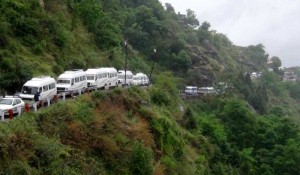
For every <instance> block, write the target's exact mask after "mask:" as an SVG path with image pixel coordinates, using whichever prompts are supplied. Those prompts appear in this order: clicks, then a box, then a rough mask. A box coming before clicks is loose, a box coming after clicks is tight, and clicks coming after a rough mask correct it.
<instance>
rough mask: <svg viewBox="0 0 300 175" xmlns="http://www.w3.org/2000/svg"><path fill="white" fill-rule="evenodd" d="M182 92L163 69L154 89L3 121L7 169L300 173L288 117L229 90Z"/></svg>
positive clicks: (95, 96) (295, 132) (297, 142)
mask: <svg viewBox="0 0 300 175" xmlns="http://www.w3.org/2000/svg"><path fill="white" fill-rule="evenodd" d="M176 92H177V89H176V83H175V81H174V80H173V79H172V78H170V75H160V76H159V77H158V81H157V84H156V85H155V86H152V87H151V88H149V89H141V88H136V87H133V88H129V89H114V90H113V91H111V92H101V91H97V92H93V93H91V94H85V95H83V96H80V97H78V98H76V99H73V100H69V101H67V102H59V103H57V104H55V105H52V107H50V108H46V109H42V110H40V111H38V112H36V113H28V114H27V115H23V116H22V117H20V118H17V119H15V120H13V121H11V122H5V123H2V124H1V125H0V130H1V134H0V143H1V148H0V149H1V157H0V162H1V163H0V167H1V168H0V172H1V174H145V175H147V174H148V175H150V174H156V175H161V174H175V175H176V174H180V175H192V174H278V175H281V174H298V173H299V171H300V169H299V166H298V165H299V163H300V159H299V154H298V153H299V151H300V150H299V148H300V138H299V128H298V127H297V126H295V125H294V124H293V123H292V121H291V120H290V119H288V118H287V117H282V116H280V115H278V113H277V112H275V113H274V114H272V115H269V116H264V117H263V116H258V115H256V114H255V113H253V112H252V111H251V109H249V107H248V106H247V105H245V103H244V102H242V101H240V100H236V99H224V98H223V97H220V98H219V97H214V98H212V97H207V98H204V99H203V101H201V100H199V99H198V100H196V101H193V102H192V103H190V104H189V103H187V104H184V102H183V101H181V100H180V99H179V97H178V96H176ZM180 106H181V107H180ZM182 109H183V110H182Z"/></svg>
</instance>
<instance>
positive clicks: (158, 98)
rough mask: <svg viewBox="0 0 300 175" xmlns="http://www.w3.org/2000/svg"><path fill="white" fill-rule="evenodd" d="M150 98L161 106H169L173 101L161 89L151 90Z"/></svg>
mask: <svg viewBox="0 0 300 175" xmlns="http://www.w3.org/2000/svg"><path fill="white" fill-rule="evenodd" d="M150 98H151V102H153V103H154V104H157V105H160V106H161V105H165V106H168V105H169V104H170V103H171V101H170V99H169V97H168V95H167V94H166V93H165V92H163V91H162V90H159V89H154V90H152V91H151V92H150Z"/></svg>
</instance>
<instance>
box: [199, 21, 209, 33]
mask: <svg viewBox="0 0 300 175" xmlns="http://www.w3.org/2000/svg"><path fill="white" fill-rule="evenodd" d="M209 28H210V24H209V22H207V21H204V22H203V23H202V24H201V29H203V30H206V31H208V30H209Z"/></svg>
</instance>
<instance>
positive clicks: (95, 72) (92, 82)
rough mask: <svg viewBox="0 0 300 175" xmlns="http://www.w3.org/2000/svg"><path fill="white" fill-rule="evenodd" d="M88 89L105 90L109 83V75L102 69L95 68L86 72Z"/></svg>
mask: <svg viewBox="0 0 300 175" xmlns="http://www.w3.org/2000/svg"><path fill="white" fill-rule="evenodd" d="M85 73H86V78H87V85H88V87H97V89H98V88H103V87H104V86H106V85H107V83H108V77H109V75H108V73H107V71H105V70H103V69H101V68H93V69H88V70H86V71H85Z"/></svg>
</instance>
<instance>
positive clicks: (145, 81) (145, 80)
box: [136, 72, 149, 86]
mask: <svg viewBox="0 0 300 175" xmlns="http://www.w3.org/2000/svg"><path fill="white" fill-rule="evenodd" d="M136 76H138V77H140V81H141V82H140V85H141V86H147V85H148V84H149V79H148V77H147V75H146V74H144V73H141V72H139V73H137V74H136Z"/></svg>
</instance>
